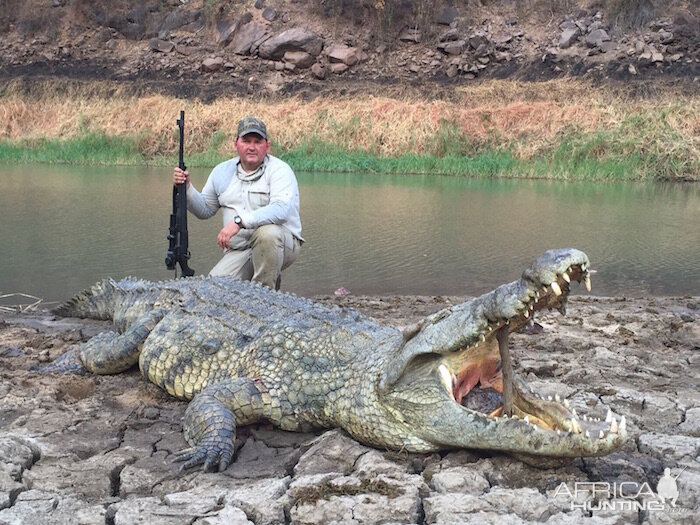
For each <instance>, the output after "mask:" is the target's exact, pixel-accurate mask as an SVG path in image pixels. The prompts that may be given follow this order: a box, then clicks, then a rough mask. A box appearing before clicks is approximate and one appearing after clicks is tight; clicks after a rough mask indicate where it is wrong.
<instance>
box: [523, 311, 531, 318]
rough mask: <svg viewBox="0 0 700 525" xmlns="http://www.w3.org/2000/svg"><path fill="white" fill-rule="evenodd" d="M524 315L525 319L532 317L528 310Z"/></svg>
mask: <svg viewBox="0 0 700 525" xmlns="http://www.w3.org/2000/svg"><path fill="white" fill-rule="evenodd" d="M523 315H524V316H525V318H526V319H527V318H528V317H530V312H528V311H527V310H525V311H524V312H523Z"/></svg>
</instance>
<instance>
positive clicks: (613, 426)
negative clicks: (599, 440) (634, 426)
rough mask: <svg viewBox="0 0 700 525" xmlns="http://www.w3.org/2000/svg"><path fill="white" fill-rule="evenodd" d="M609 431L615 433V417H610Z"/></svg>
mask: <svg viewBox="0 0 700 525" xmlns="http://www.w3.org/2000/svg"><path fill="white" fill-rule="evenodd" d="M610 433H611V434H617V419H615V418H612V422H611V423H610Z"/></svg>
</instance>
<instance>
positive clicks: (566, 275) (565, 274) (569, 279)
mask: <svg viewBox="0 0 700 525" xmlns="http://www.w3.org/2000/svg"><path fill="white" fill-rule="evenodd" d="M561 277H562V279H564V280H565V281H566V282H567V283H570V282H571V277H569V274H568V273H563V274H561Z"/></svg>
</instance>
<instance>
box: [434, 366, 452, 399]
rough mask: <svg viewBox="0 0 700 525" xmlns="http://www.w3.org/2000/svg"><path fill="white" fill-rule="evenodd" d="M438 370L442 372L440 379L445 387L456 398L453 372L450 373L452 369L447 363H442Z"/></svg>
mask: <svg viewBox="0 0 700 525" xmlns="http://www.w3.org/2000/svg"><path fill="white" fill-rule="evenodd" d="M438 372H439V373H440V381H442V384H443V385H444V386H445V389H446V390H447V391H448V392H449V393H450V395H452V399H454V393H453V392H452V374H450V371H449V370H448V369H447V367H446V366H445V365H440V366H439V367H438Z"/></svg>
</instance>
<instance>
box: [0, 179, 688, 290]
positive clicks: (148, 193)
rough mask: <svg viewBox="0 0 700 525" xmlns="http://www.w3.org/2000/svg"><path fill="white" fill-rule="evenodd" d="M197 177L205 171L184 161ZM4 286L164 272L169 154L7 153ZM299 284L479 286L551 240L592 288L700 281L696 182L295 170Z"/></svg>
mask: <svg viewBox="0 0 700 525" xmlns="http://www.w3.org/2000/svg"><path fill="white" fill-rule="evenodd" d="M191 171H193V180H194V182H195V184H197V185H198V187H200V188H201V186H202V185H203V183H204V181H205V180H206V177H207V175H208V172H209V170H208V169H200V170H196V169H195V170H191ZM0 173H1V174H0V177H2V182H3V191H2V192H1V193H0V206H1V209H2V220H1V222H0V248H1V249H2V253H3V263H2V267H1V268H0V293H9V292H17V291H21V292H25V293H31V294H34V295H37V296H40V297H43V298H45V299H46V300H60V299H65V298H67V297H68V296H69V295H71V294H72V293H74V292H76V291H77V290H79V289H82V288H84V287H86V286H88V285H89V284H92V283H93V282H94V281H96V280H98V279H100V278H102V277H106V276H112V277H123V276H126V275H136V276H139V277H144V278H148V279H165V278H169V277H171V276H172V272H168V271H167V270H166V269H165V266H164V263H163V258H164V257H165V252H166V250H167V241H166V239H165V235H166V231H167V225H168V216H169V213H170V205H171V198H170V189H169V186H168V185H169V180H170V170H169V169H167V168H157V169H156V168H143V167H129V168H123V167H122V168H94V167H89V168H76V167H55V166H21V167H3V168H1V171H0ZM299 182H300V189H301V199H302V222H303V226H304V237H305V238H306V239H307V241H308V242H307V243H306V244H305V245H304V247H303V249H302V255H301V257H300V258H299V260H298V261H297V262H296V263H295V264H294V265H293V266H292V267H291V268H290V269H289V270H287V271H286V272H285V274H284V278H283V287H284V289H285V290H288V291H294V292H296V293H300V294H303V295H314V294H327V293H332V292H333V290H335V289H336V288H338V287H340V286H345V287H346V288H348V289H350V290H351V291H352V292H354V293H356V294H449V295H452V294H479V293H483V292H485V291H487V290H489V289H491V288H492V287H493V286H496V285H498V284H500V283H502V282H506V281H509V280H513V279H515V278H516V277H517V276H518V275H519V274H520V273H521V272H522V270H523V268H524V267H525V265H526V264H528V263H529V262H530V260H531V259H532V258H534V257H535V256H537V255H539V253H540V252H542V251H544V250H545V249H548V248H552V247H566V246H574V247H577V248H580V249H582V250H584V251H586V252H587V253H588V254H589V256H590V257H591V260H592V262H593V266H594V268H595V269H596V270H598V273H597V274H596V275H595V277H594V293H597V294H599V295H627V296H638V295H646V294H656V295H684V294H690V295H700V264H698V260H700V228H698V226H699V225H700V189H699V188H698V186H697V185H680V184H679V185H671V184H667V185H663V184H625V185H618V184H591V183H586V184H579V183H576V184H574V183H561V182H550V181H514V180H504V181H500V180H474V179H460V178H450V177H428V176H410V177H395V176H378V175H371V174H367V175H355V174H299ZM220 221H221V219H220V217H219V216H217V217H215V218H213V219H210V220H208V221H199V220H197V219H195V218H193V217H192V218H191V220H190V248H191V250H192V253H193V259H192V260H191V266H192V267H193V268H194V269H195V270H196V271H197V274H198V275H201V274H203V273H206V272H207V271H208V270H209V269H210V268H211V267H212V266H213V265H214V264H215V262H216V261H217V260H218V259H219V255H220V253H219V250H218V247H217V246H216V242H215V239H216V234H217V233H218V231H219V229H220V227H221V222H220Z"/></svg>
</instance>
